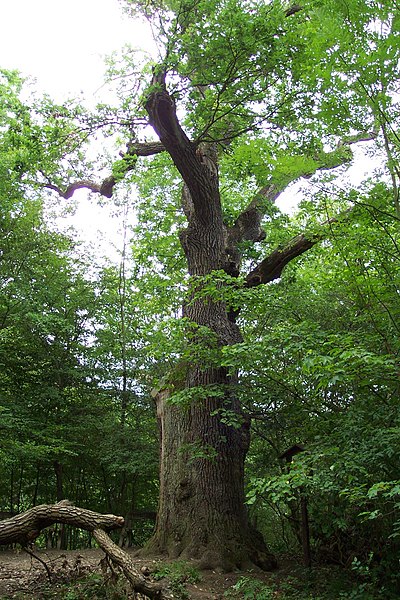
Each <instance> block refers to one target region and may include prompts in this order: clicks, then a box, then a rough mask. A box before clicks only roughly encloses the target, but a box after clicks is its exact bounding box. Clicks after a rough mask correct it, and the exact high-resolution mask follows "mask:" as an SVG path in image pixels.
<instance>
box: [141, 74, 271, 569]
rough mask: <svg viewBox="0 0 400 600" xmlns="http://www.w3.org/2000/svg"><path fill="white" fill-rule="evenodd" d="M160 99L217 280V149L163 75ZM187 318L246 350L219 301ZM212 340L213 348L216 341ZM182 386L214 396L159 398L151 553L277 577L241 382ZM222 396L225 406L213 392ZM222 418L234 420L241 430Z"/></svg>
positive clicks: (197, 258)
mask: <svg viewBox="0 0 400 600" xmlns="http://www.w3.org/2000/svg"><path fill="white" fill-rule="evenodd" d="M153 84H154V86H155V88H156V89H155V91H154V92H153V93H152V94H151V95H150V96H149V98H148V101H147V104H146V108H147V111H148V113H149V117H150V122H151V124H152V125H153V127H154V129H155V131H156V132H157V134H158V136H159V138H160V141H161V143H162V144H163V146H164V147H165V148H166V150H167V151H168V152H169V154H170V156H171V158H172V160H173V161H174V163H175V166H176V167H177V169H178V170H179V172H180V173H181V175H182V178H183V181H184V190H183V207H184V211H185V214H186V216H187V219H188V226H187V228H186V230H185V231H183V232H182V233H181V236H180V239H181V243H182V247H183V249H184V252H185V255H186V259H187V264H188V271H189V274H190V275H192V276H204V275H208V274H209V273H211V272H212V271H214V270H219V269H225V270H227V265H228V263H229V257H228V255H227V240H228V235H227V229H226V226H225V224H224V222H223V217H222V207H221V200H220V194H219V184H218V169H217V159H216V153H215V149H214V148H213V147H212V145H205V144H204V145H203V144H201V145H198V146H197V147H196V146H195V145H194V144H193V143H192V142H191V141H190V140H189V138H188V137H187V136H186V134H185V132H184V131H183V130H182V128H181V126H180V123H179V121H178V119H177V117H176V112H175V105H174V102H173V99H172V98H171V97H170V96H169V94H168V92H167V90H166V86H165V80H164V76H163V75H162V74H161V75H158V76H155V78H154V81H153ZM183 313H184V316H185V317H186V318H187V319H188V321H189V322H191V323H192V324H193V330H192V335H193V336H194V339H193V341H196V328H197V327H203V328H207V329H208V330H209V331H210V345H211V346H212V345H214V346H215V347H220V346H224V345H230V344H234V343H237V342H239V341H240V340H241V334H240V331H239V329H238V327H237V325H236V324H235V323H234V322H233V321H232V320H231V319H230V318H229V313H228V310H227V307H226V306H225V305H224V304H223V303H222V302H219V301H213V300H211V299H209V298H201V297H200V298H195V297H194V296H192V297H191V298H190V299H189V300H188V302H187V303H186V304H185V306H184V310H183ZM211 340H212V342H211ZM186 367H187V368H186V370H185V374H184V377H183V381H181V384H183V387H185V388H186V389H192V388H201V389H203V390H206V391H205V393H204V394H203V395H202V398H201V399H199V400H196V401H193V402H191V403H190V405H189V406H188V407H187V408H182V407H176V406H173V405H171V404H170V403H169V402H168V401H167V398H168V391H167V390H160V391H159V393H158V394H157V395H156V403H157V413H158V418H159V422H160V431H161V469H160V500H159V510H158V516H157V522H156V532H155V535H154V537H153V538H152V540H151V541H150V542H149V544H148V545H147V547H146V549H145V553H163V554H167V555H169V556H170V557H173V558H177V557H181V558H191V559H197V560H198V565H199V566H200V568H220V569H223V570H232V569H235V568H243V567H248V566H250V565H257V566H259V567H261V568H264V569H271V568H274V567H275V565H276V563H275V559H274V557H273V556H272V555H271V554H270V553H269V552H268V551H267V549H266V547H265V545H264V542H263V539H262V537H261V536H260V535H259V534H257V533H256V532H255V531H253V530H252V529H251V527H250V524H249V522H248V518H247V513H246V508H245V504H244V500H245V498H244V459H245V456H246V452H247V449H248V446H249V422H248V420H247V419H244V417H243V415H242V414H241V409H240V405H239V402H238V400H237V397H236V395H235V392H234V387H235V384H236V376H235V374H228V373H227V371H226V370H225V369H223V368H221V367H219V366H218V365H213V364H211V363H210V364H208V365H205V364H198V361H196V359H195V357H193V363H192V364H190V365H187V366H186ZM208 389H210V390H215V389H218V390H219V394H220V395H218V396H217V397H216V396H215V395H213V394H211V393H210V394H208V393H207V390H208ZM223 411H230V414H232V415H235V417H236V422H235V423H234V424H233V425H232V424H229V423H227V422H224V420H223V418H222V412H223Z"/></svg>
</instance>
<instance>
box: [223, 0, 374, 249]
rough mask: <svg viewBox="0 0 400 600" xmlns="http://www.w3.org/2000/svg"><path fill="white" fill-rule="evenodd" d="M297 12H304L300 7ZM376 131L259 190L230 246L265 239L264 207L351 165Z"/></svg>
mask: <svg viewBox="0 0 400 600" xmlns="http://www.w3.org/2000/svg"><path fill="white" fill-rule="evenodd" d="M298 10H301V9H300V8H299V9H298ZM377 135H378V132H377V131H371V132H362V133H359V134H356V135H353V136H349V137H347V138H344V139H342V140H340V141H339V142H338V144H337V146H336V148H335V149H334V150H332V151H331V152H323V151H321V152H320V153H318V154H317V155H315V156H312V157H310V158H312V159H313V161H314V165H310V166H308V168H307V170H304V171H302V172H298V171H297V172H294V173H293V175H290V174H288V175H287V176H286V177H282V175H280V176H279V181H274V177H272V178H271V181H270V182H268V183H267V184H266V185H265V186H263V187H262V188H260V189H259V190H258V192H257V193H256V194H255V196H254V198H253V199H252V201H251V202H250V204H249V205H248V206H247V207H246V208H245V210H244V211H243V212H242V213H241V214H240V215H239V216H238V217H237V219H236V221H235V223H234V225H233V226H232V227H231V228H230V229H229V239H230V243H231V244H234V243H236V244H238V243H240V242H241V241H243V240H249V241H253V242H258V241H261V240H263V239H264V238H265V233H264V231H263V230H262V228H261V221H262V217H263V215H264V213H265V207H266V206H267V205H268V204H269V203H274V202H276V200H277V199H278V198H279V196H280V195H281V193H282V192H283V191H284V190H285V189H286V188H287V187H288V186H289V185H290V184H291V183H294V182H295V181H297V180H298V179H301V178H302V177H304V178H305V179H309V178H310V177H312V175H314V174H315V173H316V172H317V171H329V170H331V169H336V168H337V167H341V166H342V165H345V164H348V163H350V162H351V161H352V160H353V153H352V150H351V146H352V145H353V144H356V143H358V142H368V141H371V140H373V139H375V138H376V137H377Z"/></svg>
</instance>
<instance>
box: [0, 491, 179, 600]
mask: <svg viewBox="0 0 400 600" xmlns="http://www.w3.org/2000/svg"><path fill="white" fill-rule="evenodd" d="M54 523H63V524H65V525H72V526H74V527H79V528H81V529H85V530H87V531H91V532H92V533H93V536H94V538H95V539H96V541H97V543H98V544H99V546H100V547H101V549H102V550H103V551H104V552H105V553H106V555H107V556H108V558H109V560H110V561H111V562H112V563H113V564H115V565H117V566H118V567H120V568H121V569H122V572H123V574H124V575H125V577H126V578H127V579H128V581H129V583H130V584H131V586H132V589H133V591H134V592H135V594H136V593H137V594H142V595H143V596H145V597H147V598H150V599H151V600H169V599H170V598H173V596H172V595H171V594H170V593H169V591H168V590H166V589H165V587H164V586H162V584H160V583H152V582H150V581H148V580H147V579H146V578H145V577H144V576H143V575H142V574H141V573H140V572H139V571H138V570H137V569H136V567H135V565H134V564H133V562H132V560H131V558H130V557H129V555H128V554H127V553H126V552H124V551H123V550H122V549H121V548H120V547H119V546H117V545H116V544H114V542H113V541H112V540H111V538H110V537H109V536H108V535H107V533H106V531H111V530H112V529H118V528H120V527H122V526H123V524H124V519H123V517H118V516H116V515H103V514H101V513H97V512H93V511H92V510H87V509H85V508H79V507H77V506H72V504H71V503H70V502H69V501H68V500H61V502H58V503H57V504H40V505H39V506H34V507H33V508H30V509H29V510H27V511H26V512H24V513H20V514H19V515H15V516H13V517H10V518H9V519H5V520H4V521H0V545H5V544H14V543H17V544H21V546H22V547H23V548H26V547H27V546H28V545H29V544H31V543H32V542H34V541H35V539H36V538H37V537H38V536H39V535H40V533H41V531H42V530H43V529H45V528H46V527H49V526H50V525H53V524H54Z"/></svg>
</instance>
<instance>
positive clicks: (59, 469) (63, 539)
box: [53, 460, 67, 550]
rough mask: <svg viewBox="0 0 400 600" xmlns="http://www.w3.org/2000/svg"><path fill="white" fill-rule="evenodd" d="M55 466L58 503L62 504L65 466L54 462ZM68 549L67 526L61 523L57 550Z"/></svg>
mask: <svg viewBox="0 0 400 600" xmlns="http://www.w3.org/2000/svg"><path fill="white" fill-rule="evenodd" d="M53 466H54V473H55V476H56V488H57V502H61V500H62V499H63V497H64V475H63V466H62V464H61V463H60V462H59V461H58V460H55V461H54V463H53ZM66 548H67V532H66V529H65V525H64V524H63V523H61V524H60V529H59V531H58V538H57V549H58V550H66Z"/></svg>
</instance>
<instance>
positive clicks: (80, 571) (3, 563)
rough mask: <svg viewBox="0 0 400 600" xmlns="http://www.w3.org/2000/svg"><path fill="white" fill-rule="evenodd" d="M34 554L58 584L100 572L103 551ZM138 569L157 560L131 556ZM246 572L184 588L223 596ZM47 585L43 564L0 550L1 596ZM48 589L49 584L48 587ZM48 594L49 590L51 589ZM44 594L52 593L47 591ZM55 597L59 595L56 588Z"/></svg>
mask: <svg viewBox="0 0 400 600" xmlns="http://www.w3.org/2000/svg"><path fill="white" fill-rule="evenodd" d="M35 554H37V556H39V558H40V559H41V560H42V561H44V562H45V563H46V565H47V566H48V568H49V570H50V571H51V573H52V578H53V584H52V585H60V584H62V583H67V582H68V581H69V580H71V579H76V578H79V577H80V576H85V575H88V574H90V573H96V572H97V573H101V566H100V561H101V559H102V558H103V557H104V553H103V552H102V550H99V549H90V550H67V551H60V550H50V551H49V550H35ZM134 562H135V564H136V565H137V567H138V568H139V569H141V568H142V567H148V568H149V569H150V571H152V570H154V569H155V568H156V565H157V563H158V564H159V561H156V560H149V559H140V558H136V557H135V558H134ZM243 575H246V573H216V572H214V571H205V572H202V573H201V581H199V583H197V584H187V585H186V589H187V591H188V593H189V597H190V598H191V599H192V600H222V599H223V597H224V596H223V594H224V591H225V590H227V589H228V588H229V587H231V586H232V585H234V584H235V583H236V581H237V580H238V579H239V578H240V577H241V576H243ZM247 575H249V573H247ZM270 577H271V575H269V574H268V573H265V574H264V573H260V574H257V578H259V579H261V580H263V581H265V582H267V581H268V579H269V578H270ZM47 585H48V575H47V573H46V569H45V567H44V565H43V564H41V563H40V562H39V561H38V560H37V559H34V558H32V557H31V556H29V555H28V554H26V553H25V552H24V551H17V550H15V551H0V600H3V599H5V598H7V599H8V598H10V599H11V598H23V597H25V598H27V599H28V598H29V600H31V599H34V598H40V597H41V596H42V594H41V590H42V589H43V588H44V586H46V587H47ZM47 589H48V588H47ZM50 594H51V592H50ZM46 597H51V595H50V596H48V595H46ZM54 597H58V595H57V593H56V589H55V594H54Z"/></svg>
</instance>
